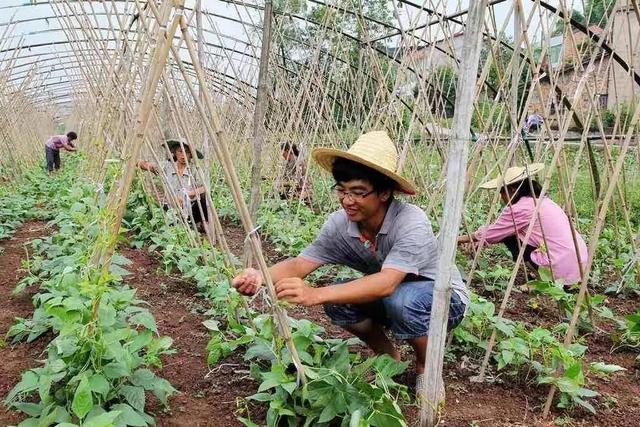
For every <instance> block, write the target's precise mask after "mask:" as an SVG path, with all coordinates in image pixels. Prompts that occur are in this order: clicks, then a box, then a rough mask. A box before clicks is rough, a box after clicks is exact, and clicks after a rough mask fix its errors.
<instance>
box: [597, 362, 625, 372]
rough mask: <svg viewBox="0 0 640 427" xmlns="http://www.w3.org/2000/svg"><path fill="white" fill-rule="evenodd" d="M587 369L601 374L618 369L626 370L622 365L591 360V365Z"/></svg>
mask: <svg viewBox="0 0 640 427" xmlns="http://www.w3.org/2000/svg"><path fill="white" fill-rule="evenodd" d="M589 370H591V371H594V372H600V373H603V374H612V373H614V372H618V371H626V369H625V368H623V367H622V366H618V365H607V364H606V363H604V362H591V366H590V367H589Z"/></svg>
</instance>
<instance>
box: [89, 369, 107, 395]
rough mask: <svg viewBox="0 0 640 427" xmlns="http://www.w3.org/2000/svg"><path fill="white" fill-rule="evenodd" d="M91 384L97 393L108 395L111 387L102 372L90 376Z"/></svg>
mask: <svg viewBox="0 0 640 427" xmlns="http://www.w3.org/2000/svg"><path fill="white" fill-rule="evenodd" d="M89 385H90V386H91V390H93V391H94V392H95V393H99V394H101V395H102V396H103V397H105V398H106V397H107V394H108V393H109V390H110V389H111V386H110V385H109V382H108V381H107V380H106V378H105V377H104V376H103V375H100V374H94V375H92V376H91V377H90V378H89Z"/></svg>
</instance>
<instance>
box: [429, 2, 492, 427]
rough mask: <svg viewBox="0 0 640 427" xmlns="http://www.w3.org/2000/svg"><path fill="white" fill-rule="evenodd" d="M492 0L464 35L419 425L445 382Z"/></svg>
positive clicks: (473, 6) (479, 6) (433, 412)
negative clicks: (467, 174) (483, 43)
mask: <svg viewBox="0 0 640 427" xmlns="http://www.w3.org/2000/svg"><path fill="white" fill-rule="evenodd" d="M486 7H487V0H480V1H474V2H471V3H470V9H469V14H468V18H467V28H466V31H465V34H464V48H463V52H462V57H463V58H464V59H463V60H462V65H461V68H460V73H459V76H460V77H459V80H458V87H457V94H458V96H457V98H456V108H455V115H454V118H453V140H452V141H451V144H450V146H449V156H448V165H447V193H446V196H445V203H444V215H443V218H442V227H441V231H440V238H439V239H440V241H439V244H440V254H439V256H438V271H437V273H436V280H435V284H434V290H433V303H432V306H431V320H430V322H429V325H430V326H429V341H428V343H427V357H426V360H425V382H424V387H425V389H423V390H421V393H422V394H423V395H424V396H425V399H424V400H423V402H422V408H421V411H420V424H421V425H422V426H423V427H432V426H434V425H436V424H437V415H438V404H439V397H440V396H439V390H440V388H441V387H443V386H444V385H443V384H442V364H443V360H444V348H445V344H446V338H447V323H448V318H449V302H450V300H451V269H452V268H455V262H454V258H455V253H456V247H457V237H458V229H459V228H460V219H461V216H462V205H463V197H464V187H465V173H464V171H465V170H466V169H467V151H468V143H469V141H470V139H471V132H470V129H471V114H472V112H473V98H474V96H475V87H476V80H477V72H476V71H477V69H478V64H479V62H480V47H481V41H482V27H483V25H484V13H485V9H486Z"/></svg>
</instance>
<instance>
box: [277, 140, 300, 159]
mask: <svg viewBox="0 0 640 427" xmlns="http://www.w3.org/2000/svg"><path fill="white" fill-rule="evenodd" d="M280 149H281V150H282V152H283V153H288V152H291V153H293V154H294V155H295V156H296V157H298V156H299V155H300V150H298V146H297V145H296V144H294V143H293V142H283V143H282V144H281V145H280Z"/></svg>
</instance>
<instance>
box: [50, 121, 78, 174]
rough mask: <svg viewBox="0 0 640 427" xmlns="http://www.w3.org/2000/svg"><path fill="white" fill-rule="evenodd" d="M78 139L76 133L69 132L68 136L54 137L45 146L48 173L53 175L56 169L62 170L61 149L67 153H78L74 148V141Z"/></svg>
mask: <svg viewBox="0 0 640 427" xmlns="http://www.w3.org/2000/svg"><path fill="white" fill-rule="evenodd" d="M76 139H78V135H77V134H76V133H75V132H69V133H67V134H66V135H54V136H52V137H51V138H49V139H48V140H47V142H45V144H44V151H45V157H46V159H47V173H48V174H49V175H51V174H52V172H53V170H54V168H55V170H56V171H58V170H60V149H61V148H62V149H65V150H67V151H78V149H77V148H75V147H74V145H73V142H72V141H74V140H76Z"/></svg>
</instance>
